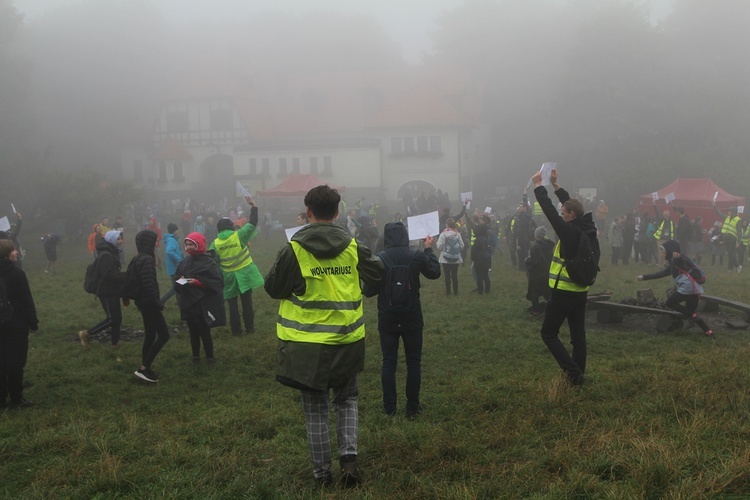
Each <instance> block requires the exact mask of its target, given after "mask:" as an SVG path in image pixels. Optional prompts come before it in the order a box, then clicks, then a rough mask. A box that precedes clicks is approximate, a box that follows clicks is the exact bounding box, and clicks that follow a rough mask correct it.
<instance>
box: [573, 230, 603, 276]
mask: <svg viewBox="0 0 750 500" xmlns="http://www.w3.org/2000/svg"><path fill="white" fill-rule="evenodd" d="M565 269H566V270H567V271H568V276H569V277H570V279H571V280H573V282H574V283H576V284H578V285H582V286H591V285H593V284H594V282H595V281H596V275H597V273H598V272H599V271H600V269H599V255H598V254H597V253H596V252H594V247H593V246H592V245H591V237H590V236H589V235H588V234H586V232H585V231H582V232H581V239H580V241H579V243H578V253H576V254H575V256H574V257H573V258H572V259H565Z"/></svg>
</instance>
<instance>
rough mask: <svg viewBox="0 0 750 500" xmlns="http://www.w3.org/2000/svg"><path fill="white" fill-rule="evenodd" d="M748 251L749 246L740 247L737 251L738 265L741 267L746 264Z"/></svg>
mask: <svg viewBox="0 0 750 500" xmlns="http://www.w3.org/2000/svg"><path fill="white" fill-rule="evenodd" d="M746 250H747V246H745V245H740V247H739V248H738V249H737V265H738V266H741V265H742V264H743V263H744V262H745V251H746Z"/></svg>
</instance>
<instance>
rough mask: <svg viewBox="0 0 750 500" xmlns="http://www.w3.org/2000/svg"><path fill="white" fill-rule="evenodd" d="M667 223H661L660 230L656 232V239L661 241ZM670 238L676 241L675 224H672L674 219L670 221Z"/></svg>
mask: <svg viewBox="0 0 750 500" xmlns="http://www.w3.org/2000/svg"><path fill="white" fill-rule="evenodd" d="M665 222H666V221H665V220H663V221H661V224H659V228H658V229H657V230H656V232H654V238H656V239H657V240H660V239H661V233H662V231H663V230H664V223H665ZM669 237H670V239H674V222H672V219H669Z"/></svg>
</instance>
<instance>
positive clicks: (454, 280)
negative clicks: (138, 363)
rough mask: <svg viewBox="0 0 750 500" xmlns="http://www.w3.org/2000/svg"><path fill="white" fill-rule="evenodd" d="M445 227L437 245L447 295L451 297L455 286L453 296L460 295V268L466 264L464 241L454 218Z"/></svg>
mask: <svg viewBox="0 0 750 500" xmlns="http://www.w3.org/2000/svg"><path fill="white" fill-rule="evenodd" d="M445 226H446V227H445V229H444V230H443V231H442V232H441V233H440V236H439V237H438V240H437V245H436V246H437V249H438V250H440V251H441V253H440V259H439V262H440V265H441V266H443V273H444V274H445V295H446V296H450V294H451V285H453V295H458V266H459V264H463V262H464V259H463V257H462V253H463V249H464V240H463V238H462V237H461V233H459V232H458V228H457V227H456V221H455V220H454V219H453V218H448V219H447V220H446V221H445Z"/></svg>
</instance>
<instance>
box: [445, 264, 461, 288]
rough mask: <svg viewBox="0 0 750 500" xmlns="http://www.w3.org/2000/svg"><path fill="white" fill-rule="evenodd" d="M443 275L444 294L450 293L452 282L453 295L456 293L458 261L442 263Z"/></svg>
mask: <svg viewBox="0 0 750 500" xmlns="http://www.w3.org/2000/svg"><path fill="white" fill-rule="evenodd" d="M443 275H444V276H445V294H446V295H450V294H451V284H453V295H458V263H456V264H443Z"/></svg>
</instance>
